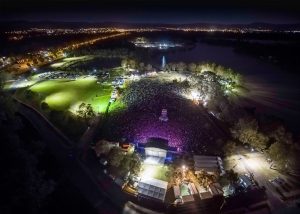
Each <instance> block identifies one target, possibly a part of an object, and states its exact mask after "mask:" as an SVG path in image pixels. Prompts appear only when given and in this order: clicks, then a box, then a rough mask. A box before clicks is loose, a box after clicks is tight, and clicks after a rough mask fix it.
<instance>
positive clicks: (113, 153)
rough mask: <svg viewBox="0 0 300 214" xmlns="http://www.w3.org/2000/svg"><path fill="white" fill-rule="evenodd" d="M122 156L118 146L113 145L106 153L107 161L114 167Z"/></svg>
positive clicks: (119, 162)
mask: <svg viewBox="0 0 300 214" xmlns="http://www.w3.org/2000/svg"><path fill="white" fill-rule="evenodd" d="M123 158H124V152H123V151H122V149H121V148H120V147H114V148H112V149H111V150H110V151H109V153H108V162H109V164H110V165H112V166H114V167H119V166H120V164H121V161H122V160H123Z"/></svg>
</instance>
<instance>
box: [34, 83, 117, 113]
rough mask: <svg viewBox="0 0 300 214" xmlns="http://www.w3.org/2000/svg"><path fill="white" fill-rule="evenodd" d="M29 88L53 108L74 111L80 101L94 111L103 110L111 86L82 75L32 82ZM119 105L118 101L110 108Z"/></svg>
mask: <svg viewBox="0 0 300 214" xmlns="http://www.w3.org/2000/svg"><path fill="white" fill-rule="evenodd" d="M29 90H31V91H33V92H36V93H38V94H39V95H40V97H41V102H46V103H47V104H48V105H49V107H50V108H51V109H54V110H60V111H64V110H70V111H71V112H73V113H76V111H77V109H78V106H79V105H80V104H81V103H83V102H84V103H90V104H91V105H92V107H93V109H94V111H95V112H99V113H103V112H105V110H106V108H107V105H108V102H109V100H110V95H111V92H112V90H113V88H112V86H110V85H104V84H98V83H97V79H96V78H93V77H82V78H78V79H77V80H68V79H56V80H46V81H42V82H39V83H37V84H34V85H33V86H31V87H30V88H29ZM119 106H121V105H120V102H118V101H117V102H115V103H113V104H112V105H111V108H110V110H113V109H115V108H117V107H119Z"/></svg>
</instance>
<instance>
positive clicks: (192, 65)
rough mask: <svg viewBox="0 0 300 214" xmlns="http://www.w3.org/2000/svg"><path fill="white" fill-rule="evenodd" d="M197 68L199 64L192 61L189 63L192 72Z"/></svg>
mask: <svg viewBox="0 0 300 214" xmlns="http://www.w3.org/2000/svg"><path fill="white" fill-rule="evenodd" d="M196 68H197V65H196V64H195V63H190V64H189V65H188V70H189V71H191V72H195V71H196Z"/></svg>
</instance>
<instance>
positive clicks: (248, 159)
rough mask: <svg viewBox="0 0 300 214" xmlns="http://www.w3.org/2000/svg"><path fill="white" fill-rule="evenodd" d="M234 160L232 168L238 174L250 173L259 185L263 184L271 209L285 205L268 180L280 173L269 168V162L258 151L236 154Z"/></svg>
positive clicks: (275, 209) (277, 208)
mask: <svg viewBox="0 0 300 214" xmlns="http://www.w3.org/2000/svg"><path fill="white" fill-rule="evenodd" d="M234 161H235V164H234V166H233V169H234V170H235V171H236V172H238V173H239V174H245V173H248V174H249V175H251V174H252V175H253V178H254V180H255V181H257V183H258V184H259V186H264V187H265V188H266V194H267V196H268V201H269V203H270V208H271V210H272V211H277V210H280V209H283V208H285V207H286V204H285V202H284V201H282V200H281V199H280V195H279V194H278V193H277V192H276V189H275V187H274V186H273V184H272V183H271V182H270V181H269V180H270V179H273V178H275V177H278V176H280V177H282V175H281V174H280V173H279V172H278V171H276V170H272V169H270V166H269V163H268V162H267V161H266V159H265V158H264V156H263V155H262V154H260V153H258V152H249V153H247V154H238V155H236V156H235V158H234Z"/></svg>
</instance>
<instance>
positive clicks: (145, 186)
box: [138, 178, 168, 201]
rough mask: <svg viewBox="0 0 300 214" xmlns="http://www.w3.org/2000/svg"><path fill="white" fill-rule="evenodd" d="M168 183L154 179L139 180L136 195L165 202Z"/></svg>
mask: <svg viewBox="0 0 300 214" xmlns="http://www.w3.org/2000/svg"><path fill="white" fill-rule="evenodd" d="M167 186H168V182H165V181H161V180H158V179H155V178H141V180H140V182H139V184H138V193H139V194H141V195H145V196H149V197H152V198H156V199H158V200H162V201H164V200H165V196H166V192H167Z"/></svg>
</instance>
